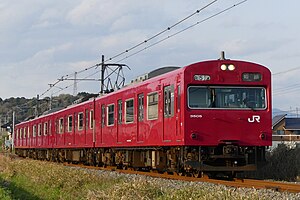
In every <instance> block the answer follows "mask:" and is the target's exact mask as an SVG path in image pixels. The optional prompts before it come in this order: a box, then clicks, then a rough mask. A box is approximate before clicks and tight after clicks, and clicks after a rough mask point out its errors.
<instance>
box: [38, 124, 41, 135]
mask: <svg viewBox="0 0 300 200" xmlns="http://www.w3.org/2000/svg"><path fill="white" fill-rule="evenodd" d="M41 135H42V124H41V123H39V125H38V136H41Z"/></svg>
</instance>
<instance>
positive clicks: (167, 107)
mask: <svg viewBox="0 0 300 200" xmlns="http://www.w3.org/2000/svg"><path fill="white" fill-rule="evenodd" d="M163 120H164V121H163V141H165V142H170V141H171V139H172V135H174V134H175V132H176V120H175V119H174V85H169V86H165V87H164V117H163Z"/></svg>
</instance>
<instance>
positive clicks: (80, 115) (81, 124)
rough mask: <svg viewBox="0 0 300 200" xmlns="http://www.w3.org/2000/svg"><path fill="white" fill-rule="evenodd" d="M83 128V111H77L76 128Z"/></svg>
mask: <svg viewBox="0 0 300 200" xmlns="http://www.w3.org/2000/svg"><path fill="white" fill-rule="evenodd" d="M82 129H83V113H82V112H81V113H79V114H78V130H79V131H80V130H82Z"/></svg>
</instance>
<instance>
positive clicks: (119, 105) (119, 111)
mask: <svg viewBox="0 0 300 200" xmlns="http://www.w3.org/2000/svg"><path fill="white" fill-rule="evenodd" d="M122 115H123V110H122V100H121V99H120V100H118V124H122Z"/></svg>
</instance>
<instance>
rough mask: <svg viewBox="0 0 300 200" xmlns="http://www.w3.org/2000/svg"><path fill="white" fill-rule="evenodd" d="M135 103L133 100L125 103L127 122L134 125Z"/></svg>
mask: <svg viewBox="0 0 300 200" xmlns="http://www.w3.org/2000/svg"><path fill="white" fill-rule="evenodd" d="M133 103H134V101H133V99H129V100H126V101H125V113H126V115H125V122H126V123H132V122H133V113H134V104H133Z"/></svg>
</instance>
